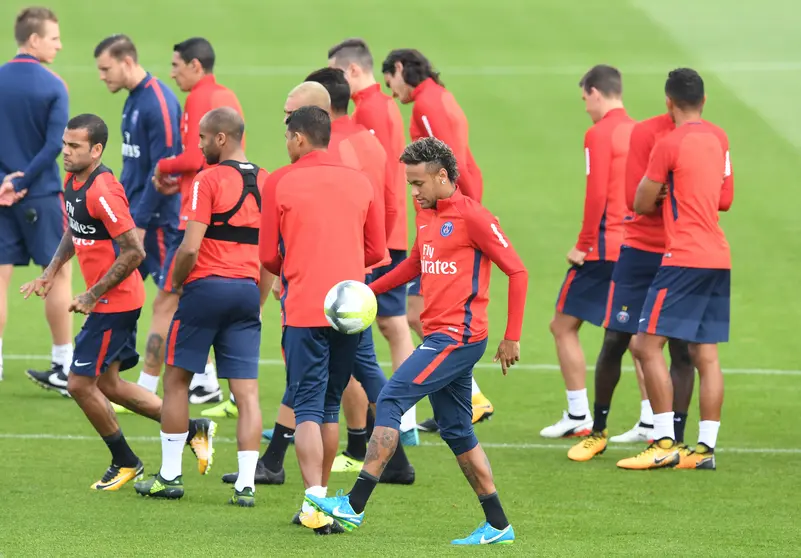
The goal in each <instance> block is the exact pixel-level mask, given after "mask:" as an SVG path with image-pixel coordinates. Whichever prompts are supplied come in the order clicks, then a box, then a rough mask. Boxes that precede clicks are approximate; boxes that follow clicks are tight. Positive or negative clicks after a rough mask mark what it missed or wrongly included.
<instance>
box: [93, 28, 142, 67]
mask: <svg viewBox="0 0 801 558" xmlns="http://www.w3.org/2000/svg"><path fill="white" fill-rule="evenodd" d="M106 51H108V54H109V56H111V57H112V58H114V59H115V60H122V59H123V58H125V57H126V56H130V57H131V58H132V59H133V61H134V62H138V60H139V58H138V55H137V52H136V46H135V45H134V44H133V41H132V40H131V38H130V37H129V36H128V35H123V34H117V35H111V36H110V37H106V38H105V39H103V40H102V41H100V42H99V43H97V46H96V47H95V58H97V57H98V56H100V55H101V54H103V53H104V52H106Z"/></svg>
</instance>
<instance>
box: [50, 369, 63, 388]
mask: <svg viewBox="0 0 801 558" xmlns="http://www.w3.org/2000/svg"><path fill="white" fill-rule="evenodd" d="M48 380H49V381H50V384H51V385H54V386H56V387H62V388H65V387H67V381H66V380H62V379H61V378H59V377H58V372H54V373H52V374H50V377H49V378H48Z"/></svg>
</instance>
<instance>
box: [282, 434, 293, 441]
mask: <svg viewBox="0 0 801 558" xmlns="http://www.w3.org/2000/svg"><path fill="white" fill-rule="evenodd" d="M294 437H295V435H294V434H284V438H286V439H287V440H289V439H291V438H294Z"/></svg>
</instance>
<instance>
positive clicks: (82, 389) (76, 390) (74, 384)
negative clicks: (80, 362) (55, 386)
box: [67, 374, 97, 400]
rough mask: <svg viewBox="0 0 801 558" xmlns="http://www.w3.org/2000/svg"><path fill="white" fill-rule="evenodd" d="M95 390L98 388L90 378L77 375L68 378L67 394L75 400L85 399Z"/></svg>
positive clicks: (70, 375)
mask: <svg viewBox="0 0 801 558" xmlns="http://www.w3.org/2000/svg"><path fill="white" fill-rule="evenodd" d="M94 389H97V386H96V385H95V382H94V381H92V379H90V378H87V377H85V376H78V375H77V374H69V375H68V376H67V393H69V394H70V397H72V398H73V399H77V400H79V399H83V398H84V397H86V396H87V395H88V394H89V393H91V392H92V390H94Z"/></svg>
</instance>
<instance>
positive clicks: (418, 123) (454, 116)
mask: <svg viewBox="0 0 801 558" xmlns="http://www.w3.org/2000/svg"><path fill="white" fill-rule="evenodd" d="M412 100H413V101H414V107H413V108H412V122H411V129H410V132H411V135H412V141H417V140H419V139H420V138H427V137H435V138H437V139H439V140H442V141H443V142H445V143H446V144H447V145H448V147H450V148H451V151H453V154H454V155H455V156H456V164H457V165H458V167H459V180H458V181H457V185H458V186H459V189H460V190H461V191H462V194H464V195H465V196H467V197H468V198H472V199H474V200H476V201H477V202H479V203H481V197H482V195H483V193H484V181H483V178H482V176H481V169H479V168H478V165H477V164H476V161H475V159H473V154H472V153H471V152H470V145H469V142H468V126H467V117H466V116H465V114H464V112H463V111H462V107H460V106H459V103H457V102H456V99H455V98H454V97H453V94H452V93H451V92H450V91H448V90H447V89H445V88H444V87H443V86H441V85H439V84H438V83H436V82H435V81H434V80H433V79H431V78H428V79H426V80H424V81H423V82H422V83H420V85H418V86H417V87H415V88H414V91H412Z"/></svg>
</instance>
